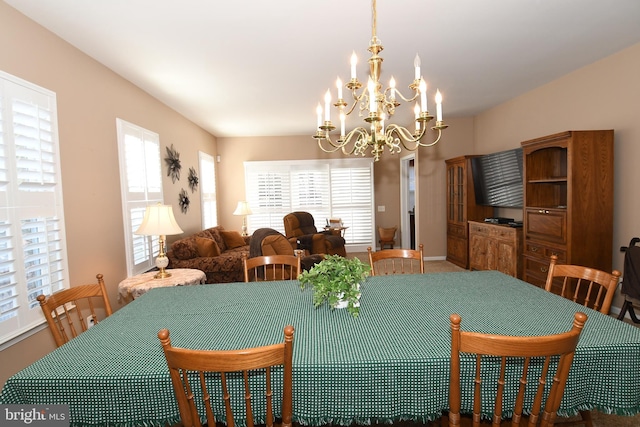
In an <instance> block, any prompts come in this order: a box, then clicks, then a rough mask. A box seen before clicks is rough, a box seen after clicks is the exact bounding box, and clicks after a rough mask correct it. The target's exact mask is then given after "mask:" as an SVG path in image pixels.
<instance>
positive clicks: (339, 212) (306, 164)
mask: <svg viewBox="0 0 640 427" xmlns="http://www.w3.org/2000/svg"><path fill="white" fill-rule="evenodd" d="M244 169H245V183H246V195H247V201H248V202H249V206H250V207H251V210H252V211H253V214H252V215H249V216H248V217H247V220H248V224H249V231H250V232H251V231H253V230H256V229H258V228H262V227H267V228H273V229H275V230H278V231H280V232H281V233H284V222H283V218H284V216H285V215H286V214H288V213H290V212H294V211H306V212H309V213H311V214H312V215H313V217H314V220H315V223H316V227H317V228H319V229H321V228H322V227H324V225H325V224H326V220H327V219H329V218H341V219H342V221H343V223H344V224H345V226H347V227H349V228H348V229H347V231H346V233H345V239H346V242H347V247H348V249H350V250H354V251H363V250H366V248H367V246H373V243H374V236H375V234H374V215H373V204H374V200H373V163H372V160H371V159H338V160H323V161H318V160H300V161H273V162H245V163H244Z"/></svg>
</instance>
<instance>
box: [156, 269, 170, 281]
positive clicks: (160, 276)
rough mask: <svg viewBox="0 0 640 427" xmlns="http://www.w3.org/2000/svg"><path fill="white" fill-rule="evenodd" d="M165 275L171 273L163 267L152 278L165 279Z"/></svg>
mask: <svg viewBox="0 0 640 427" xmlns="http://www.w3.org/2000/svg"><path fill="white" fill-rule="evenodd" d="M167 277H171V273H169V272H167V271H165V269H164V268H163V269H162V270H160V271H159V272H158V273H157V274H155V275H154V276H153V278H154V279H166V278H167Z"/></svg>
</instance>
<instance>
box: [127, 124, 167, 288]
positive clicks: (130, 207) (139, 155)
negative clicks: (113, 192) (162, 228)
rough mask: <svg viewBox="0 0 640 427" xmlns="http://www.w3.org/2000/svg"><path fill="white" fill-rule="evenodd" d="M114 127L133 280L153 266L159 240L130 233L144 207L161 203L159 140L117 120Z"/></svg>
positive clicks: (136, 227)
mask: <svg viewBox="0 0 640 427" xmlns="http://www.w3.org/2000/svg"><path fill="white" fill-rule="evenodd" d="M116 127H117V130H118V155H119V159H120V183H121V192H122V216H123V218H124V224H125V227H124V238H125V249H126V250H125V252H126V255H127V274H128V275H129V276H135V275H136V274H140V273H143V272H145V271H147V270H150V269H152V268H153V267H154V266H155V263H154V260H155V256H156V255H157V254H158V251H159V247H158V236H140V235H136V234H133V232H134V231H136V230H137V229H138V227H140V224H141V223H142V219H143V218H144V212H145V209H146V207H147V205H150V204H154V203H158V202H159V203H162V200H163V198H162V171H161V159H160V137H159V136H158V134H157V133H154V132H151V131H148V130H146V129H143V128H141V127H140V126H136V125H134V124H132V123H128V122H126V121H124V120H121V119H116ZM141 160H142V161H141Z"/></svg>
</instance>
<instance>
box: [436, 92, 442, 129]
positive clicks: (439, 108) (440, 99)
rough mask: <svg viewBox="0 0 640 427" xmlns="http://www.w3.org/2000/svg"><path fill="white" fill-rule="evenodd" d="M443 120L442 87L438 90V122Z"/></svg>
mask: <svg viewBox="0 0 640 427" xmlns="http://www.w3.org/2000/svg"><path fill="white" fill-rule="evenodd" d="M441 121H442V94H441V93H440V89H438V90H437V91H436V122H441Z"/></svg>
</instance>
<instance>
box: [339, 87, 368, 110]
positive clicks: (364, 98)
mask: <svg viewBox="0 0 640 427" xmlns="http://www.w3.org/2000/svg"><path fill="white" fill-rule="evenodd" d="M351 95H352V96H353V104H351V107H349V108H348V109H347V110H346V111H345V112H344V114H345V116H348V115H349V114H351V113H353V110H355V108H356V105H358V104H360V105H361V107H360V111H362V110H363V107H362V106H363V105H364V106H365V107H366V106H367V104H368V103H369V102H368V100H369V97H368V95H367V89H366V88H364V89H363V90H362V93H361V94H360V95H358V90H357V88H353V89H351ZM360 116H361V117H362V114H360Z"/></svg>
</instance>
